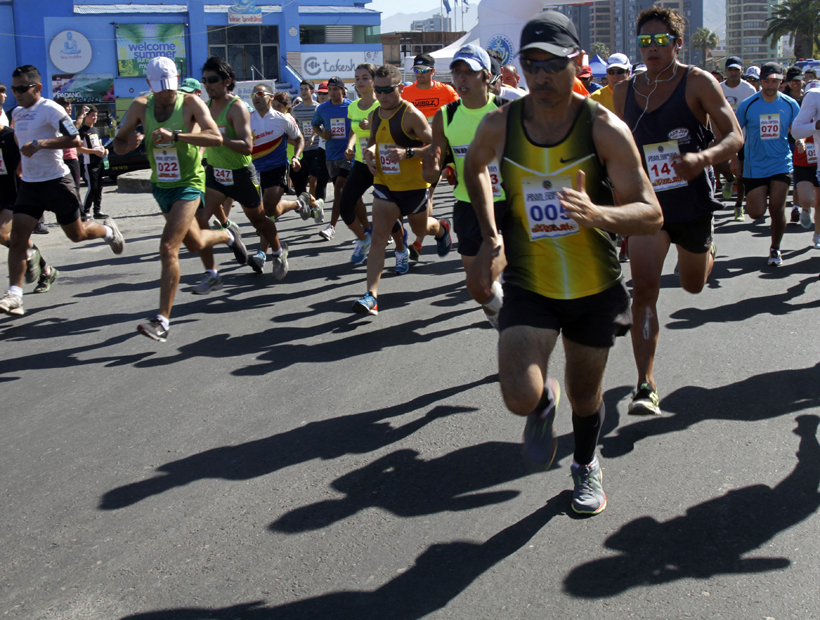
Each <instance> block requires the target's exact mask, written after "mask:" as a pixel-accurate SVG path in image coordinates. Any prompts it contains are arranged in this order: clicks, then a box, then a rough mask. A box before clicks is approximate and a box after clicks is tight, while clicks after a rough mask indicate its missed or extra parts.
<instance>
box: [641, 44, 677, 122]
mask: <svg viewBox="0 0 820 620" xmlns="http://www.w3.org/2000/svg"><path fill="white" fill-rule="evenodd" d="M672 65H675V69H674V70H673V71H672V75H671V77H668V78H666V79H665V80H661V79H659V78H656V79H655V87H654V88H653V89H652V90H650V91H649V94H647V95H644V94H642V93H639V92H638V89H636V88H635V87H633V88H632V90H634V91H635V94H636V95H640V96H641V97H646V105H645V106H644V108H643V112H641V115H640V116H639V117H638V120H637V121H635V126H634V127H633V128H632V133H635V130H636V129H637V128H638V124H639V123H640V122H641V119H642V118H643V115H644V114H646V111H647V110H648V109H649V98H650V97H651V96H652V93H654V92H655V90H657V88H658V82H671V81H672V80H674V79H675V76H676V75H677V74H678V59H677V58H675V59H674V60H673V61H672V62H671V63H669V64H668V65H667V66H666V68H665V69H664V70H663V71H666V70H667V69H669V67H671V66H672ZM663 71H661V72H660V73H658V75H661V74H663ZM648 73H649V72H648V71H647V73H646V74H645V75H644V76H645V78H646V83H647V85H649V84H652V82H650V81H649V75H648ZM635 79H637V78H635Z"/></svg>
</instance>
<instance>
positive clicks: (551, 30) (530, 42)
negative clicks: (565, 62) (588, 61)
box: [518, 11, 581, 57]
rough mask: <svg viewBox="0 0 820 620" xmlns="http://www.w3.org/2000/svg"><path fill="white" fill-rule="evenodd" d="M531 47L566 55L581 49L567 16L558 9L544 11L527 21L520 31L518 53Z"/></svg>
mask: <svg viewBox="0 0 820 620" xmlns="http://www.w3.org/2000/svg"><path fill="white" fill-rule="evenodd" d="M532 49H538V50H543V51H545V52H549V53H550V54H554V55H556V56H564V57H566V56H570V55H571V54H573V53H574V52H579V51H581V43H580V41H579V40H578V33H577V32H576V30H575V26H574V25H573V23H572V21H570V19H569V17H567V16H566V15H564V14H563V13H559V12H558V11H544V12H543V13H539V14H538V15H536V16H535V17H533V18H532V19H531V20H530V21H528V22H527V23H526V24H525V25H524V29H523V30H522V31H521V46H520V49H519V50H518V53H519V54H520V53H521V52H523V51H525V50H532Z"/></svg>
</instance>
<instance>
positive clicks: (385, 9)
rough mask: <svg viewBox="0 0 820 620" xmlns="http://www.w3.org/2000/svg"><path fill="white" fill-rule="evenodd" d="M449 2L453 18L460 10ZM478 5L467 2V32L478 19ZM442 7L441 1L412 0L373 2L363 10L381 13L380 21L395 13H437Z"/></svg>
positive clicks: (473, 0) (471, 1)
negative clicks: (409, 1)
mask: <svg viewBox="0 0 820 620" xmlns="http://www.w3.org/2000/svg"><path fill="white" fill-rule="evenodd" d="M449 2H450V7H451V8H452V9H453V12H452V13H450V17H451V18H454V17H455V12H456V10H459V11H460V8H459V9H457V8H456V6H455V2H454V0H449ZM459 2H461V0H459ZM478 3H479V0H468V5H469V7H470V10H469V11H468V12H467V13H466V14H465V15H464V26H465V28H466V29H467V30H469V29H470V28H472V27H473V26H475V23H476V21H477V19H478V11H477V10H476V7H477V6H478ZM442 7H443V3H442V2H441V0H414V1H413V2H411V3H407V2H401V1H400V0H373V1H372V2H370V3H368V4H365V8H368V9H372V10H374V11H381V12H382V19H384V18H387V17H390V16H392V15H396V14H397V13H420V12H422V11H433V10H436V11H437V10H439V9H442ZM445 14H446V11H445ZM458 29H459V30H461V13H459V16H458Z"/></svg>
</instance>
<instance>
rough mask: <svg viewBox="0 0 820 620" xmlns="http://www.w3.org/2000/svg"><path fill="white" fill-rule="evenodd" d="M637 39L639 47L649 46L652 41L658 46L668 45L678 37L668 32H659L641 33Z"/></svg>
mask: <svg viewBox="0 0 820 620" xmlns="http://www.w3.org/2000/svg"><path fill="white" fill-rule="evenodd" d="M637 39H638V47H649V46H650V45H652V41H654V42H655V45H657V46H658V47H666V46H667V45H669V44H670V43H671V42H672V41H673V40H674V39H677V37H676V36H673V35H671V34H669V33H666V32H659V33H658V34H639V35H638V36H637Z"/></svg>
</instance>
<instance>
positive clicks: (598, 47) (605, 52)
mask: <svg viewBox="0 0 820 620" xmlns="http://www.w3.org/2000/svg"><path fill="white" fill-rule="evenodd" d="M590 51H591V52H592V55H593V56H594V55H595V54H598V56H600V57H601V58H603V59H604V61H606V59H607V58H609V48H608V47H607V46H606V45H605V44H604V43H601V42H600V41H596V42H595V43H593V44H592V46H591V48H590Z"/></svg>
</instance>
